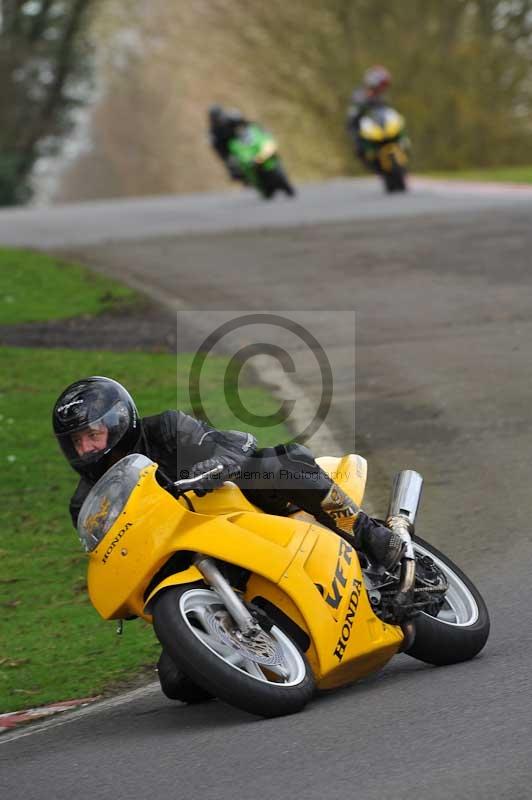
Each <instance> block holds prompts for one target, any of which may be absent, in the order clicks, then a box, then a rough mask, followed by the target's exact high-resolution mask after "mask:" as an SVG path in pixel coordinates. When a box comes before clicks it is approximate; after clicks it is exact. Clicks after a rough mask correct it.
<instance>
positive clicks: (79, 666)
mask: <svg viewBox="0 0 532 800" xmlns="http://www.w3.org/2000/svg"><path fill="white" fill-rule="evenodd" d="M226 366H227V363H226V361H225V359H209V360H208V361H207V362H206V365H205V368H204V375H203V378H202V391H203V401H204V405H205V409H206V411H207V413H208V415H209V417H210V418H211V419H212V420H213V422H215V424H216V425H217V426H218V427H221V428H235V427H242V424H241V423H240V426H239V424H238V422H237V421H235V419H234V418H233V417H231V416H230V413H229V412H228V411H226V410H224V409H226V404H225V402H224V398H223V394H222V393H223V375H224V372H225V369H226ZM189 367H190V357H188V356H181V357H179V358H178V359H177V360H176V357H175V356H171V355H163V354H156V355H151V354H150V355H144V354H137V353H133V354H129V353H128V354H117V353H94V352H79V351H77V352H74V351H70V350H38V351H37V350H32V349H24V348H2V349H0V372H1V374H2V375H3V376H4V380H3V381H2V388H1V392H0V464H1V474H2V481H1V483H0V509H1V511H0V518H1V525H0V559H1V564H2V569H1V573H0V608H1V611H2V638H3V641H2V646H1V650H0V712H5V711H13V710H17V709H20V708H27V707H29V706H35V705H41V704H43V703H49V702H53V701H57V700H64V699H70V698H74V697H84V696H88V695H94V694H97V693H100V692H102V691H104V690H105V689H106V688H107V687H109V686H110V685H112V684H113V682H116V681H119V680H121V679H122V680H123V679H124V678H125V677H127V676H131V675H135V674H138V672H139V670H142V668H143V667H147V666H148V665H153V664H154V663H155V661H156V660H157V658H158V653H159V649H160V648H159V645H158V643H157V642H156V640H155V635H154V633H153V631H152V630H151V626H149V625H146V624H145V623H144V622H143V621H140V620H136V621H135V622H131V623H128V624H127V625H126V630H125V634H124V636H123V637H117V636H116V635H115V632H114V630H115V623H110V622H105V621H103V620H102V619H100V617H99V616H98V615H97V613H96V611H94V609H93V608H92V606H91V605H90V603H89V601H88V597H87V593H86V583H85V571H86V556H85V555H84V553H82V552H81V547H80V544H79V542H78V539H77V535H76V532H75V531H74V529H73V528H72V526H71V522H70V518H69V515H68V500H69V498H70V495H71V494H72V491H73V490H74V487H75V484H76V475H75V473H73V472H72V471H71V470H70V469H69V468H68V466H67V464H66V462H65V460H64V458H63V456H62V455H60V452H59V449H58V447H57V444H56V442H55V440H54V438H53V436H52V433H51V427H50V411H51V408H52V405H53V403H54V401H55V399H56V397H57V395H58V394H59V392H60V391H61V389H62V388H63V387H64V386H65V385H67V384H68V383H70V382H71V381H73V380H76V379H77V378H78V377H79V376H80V375H94V374H96V375H98V374H104V375H110V376H112V377H113V378H115V379H117V380H119V381H120V382H122V383H123V384H124V385H125V386H126V387H128V388H129V389H130V391H131V392H132V394H133V396H134V397H135V399H136V401H137V403H138V407H139V411H140V413H141V414H142V415H143V416H144V415H149V414H154V413H158V412H159V411H162V410H164V409H167V408H175V407H176V401H177V406H178V407H179V408H183V410H187V406H188V403H187V402H186V400H185V397H186V386H185V385H184V381H183V376H188V372H189ZM176 382H177V388H178V391H177V397H176ZM220 387H222V388H220ZM240 397H241V399H242V402H243V403H244V404H245V405H246V407H247V408H249V409H250V410H251V411H252V412H253V413H256V414H258V415H264V414H269V413H272V412H273V411H274V410H275V408H276V406H277V405H278V404H277V403H276V401H274V400H273V399H271V398H269V397H268V396H267V395H266V394H265V393H264V392H263V391H262V390H261V389H258V388H253V387H250V388H248V389H245V388H244V389H242V390H241V393H240ZM249 429H250V430H253V429H252V428H249ZM253 432H254V433H255V434H256V435H257V437H258V438H259V440H260V441H261V444H263V445H266V444H274V443H276V442H278V441H282V440H283V439H286V438H287V432H286V430H285V429H283V428H282V427H277V428H268V429H267V434H265V430H264V429H262V430H255V431H253Z"/></svg>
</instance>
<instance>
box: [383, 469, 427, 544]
mask: <svg viewBox="0 0 532 800" xmlns="http://www.w3.org/2000/svg"><path fill="white" fill-rule="evenodd" d="M422 489H423V478H422V477H421V475H420V474H419V472H414V470H413V469H404V470H403V471H402V472H398V473H397V475H396V476H395V479H394V482H393V486H392V493H391V496H390V505H389V507H388V513H387V514H386V519H387V520H389V519H390V520H391V519H394V518H395V517H402V518H403V519H406V520H407V522H408V526H409V530H410V532H413V530H414V526H415V522H416V516H417V512H418V508H419V504H420V502H421V492H422Z"/></svg>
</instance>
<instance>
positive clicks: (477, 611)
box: [406, 536, 490, 666]
mask: <svg viewBox="0 0 532 800" xmlns="http://www.w3.org/2000/svg"><path fill="white" fill-rule="evenodd" d="M413 544H414V550H415V553H416V560H420V559H423V558H426V557H428V558H429V559H431V560H432V561H433V562H434V565H435V567H436V568H437V569H438V570H440V571H441V572H442V573H443V574H444V576H445V578H446V580H447V583H448V586H449V588H448V589H447V592H446V594H445V600H444V603H443V605H442V607H441V608H440V609H439V611H438V614H437V616H431V615H430V614H427V613H425V612H421V613H420V614H419V615H418V616H417V617H415V620H414V622H415V627H416V636H415V639H414V643H413V645H412V646H411V647H410V648H409V649H408V650H407V651H406V653H407V654H408V655H409V656H412V658H417V659H419V660H420V661H426V662H427V663H428V664H436V665H438V666H442V665H444V664H456V663H458V662H460V661H467V660H468V659H470V658H473V657H474V656H476V655H477V653H479V652H480V651H481V650H482V648H483V647H484V645H485V644H486V641H487V639H488V636H489V631H490V620H489V615H488V609H487V608H486V604H485V602H484V600H483V598H482V596H481V594H480V592H479V591H478V589H477V588H476V586H475V585H474V584H473V582H472V581H471V580H470V579H469V578H468V577H467V575H465V574H464V573H463V572H462V570H460V569H459V568H458V567H457V566H456V564H454V563H453V562H452V561H451V559H450V558H448V557H447V556H446V555H444V554H443V553H441V552H440V551H439V550H437V549H436V548H435V547H433V545H431V544H429V543H428V542H425V541H423V539H420V538H419V537H418V536H416V537H415V539H414V542H413Z"/></svg>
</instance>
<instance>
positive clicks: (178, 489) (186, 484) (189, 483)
mask: <svg viewBox="0 0 532 800" xmlns="http://www.w3.org/2000/svg"><path fill="white" fill-rule="evenodd" d="M222 471H223V465H222V464H217V465H216V466H215V467H213V468H212V469H209V470H207V472H203V473H202V474H201V475H196V477H195V478H182V479H181V480H179V481H174V482H173V483H171V484H170V486H172V487H173V489H174V490H175V494H176V495H181V494H184V493H185V492H188V491H189V490H191V489H193V488H194V484H196V483H199V482H200V481H202V480H204V479H205V478H214V477H215V476H216V475H219V474H220V473H221V472H222ZM172 494H173V492H172Z"/></svg>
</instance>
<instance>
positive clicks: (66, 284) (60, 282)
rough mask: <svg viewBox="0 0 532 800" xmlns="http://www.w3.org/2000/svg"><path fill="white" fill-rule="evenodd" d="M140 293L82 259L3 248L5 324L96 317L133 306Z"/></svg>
mask: <svg viewBox="0 0 532 800" xmlns="http://www.w3.org/2000/svg"><path fill="white" fill-rule="evenodd" d="M138 299H139V295H138V294H136V293H135V292H134V291H132V290H131V289H129V288H128V287H127V286H122V285H121V284H120V283H116V282H115V281H111V280H109V279H107V278H103V277H101V276H100V275H96V274H95V273H93V272H90V271H89V270H88V269H86V268H85V267H82V266H80V265H79V264H70V263H68V262H64V261H59V260H58V259H57V258H54V257H53V256H49V255H45V254H44V253H36V252H33V251H31V250H12V249H6V248H0V323H2V324H5V325H10V324H15V323H21V322H42V321H44V320H50V319H67V318H68V317H76V316H79V315H81V314H84V315H85V314H87V315H89V316H93V315H95V314H99V313H101V312H102V311H108V310H110V309H113V310H116V309H117V307H127V306H133V305H135V304H136V302H137V301H138Z"/></svg>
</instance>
